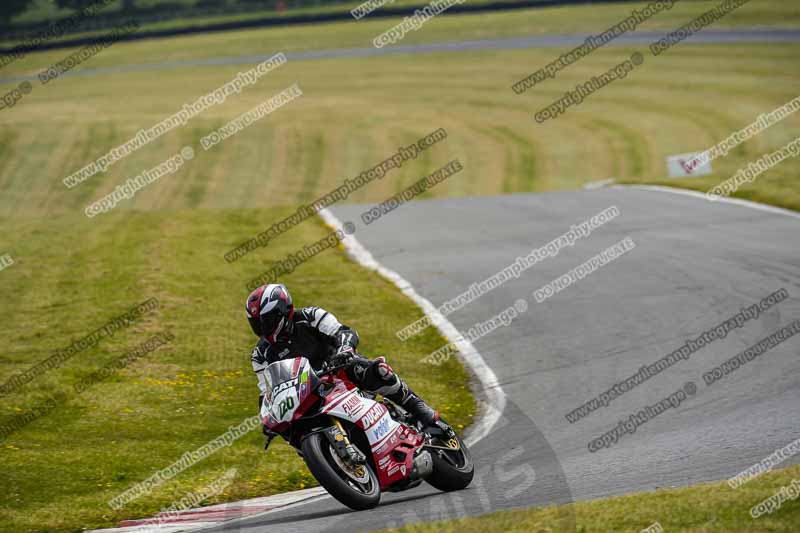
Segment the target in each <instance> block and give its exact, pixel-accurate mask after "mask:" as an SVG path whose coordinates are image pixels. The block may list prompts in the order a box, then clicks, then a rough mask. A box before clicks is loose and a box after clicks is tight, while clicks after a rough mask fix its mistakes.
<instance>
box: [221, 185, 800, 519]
mask: <svg viewBox="0 0 800 533" xmlns="http://www.w3.org/2000/svg"><path fill="white" fill-rule="evenodd" d="M456 179H457V178H456ZM611 206H616V207H617V208H618V209H619V211H620V215H619V216H618V217H617V218H615V219H613V220H611V221H610V222H608V223H606V224H605V225H603V226H601V227H600V228H598V229H596V230H594V232H593V233H592V234H591V235H590V236H588V237H586V238H583V239H581V240H579V241H577V242H576V243H575V244H574V246H572V247H567V248H564V249H562V250H561V251H560V252H559V253H558V255H556V256H555V257H550V258H546V259H544V260H542V261H540V262H538V263H536V264H535V265H534V266H532V267H531V268H529V269H528V270H526V271H525V272H523V273H522V274H521V275H520V277H519V278H517V279H511V280H510V281H508V282H506V283H505V284H503V285H501V286H499V287H497V288H495V289H494V290H492V291H491V292H489V293H487V294H484V295H483V296H481V297H480V298H479V299H478V300H476V301H475V302H473V303H471V304H469V305H467V306H466V307H464V308H463V309H460V310H458V311H456V312H454V313H452V314H450V315H449V316H448V319H449V320H450V321H451V322H452V323H453V324H455V326H456V327H457V328H459V330H461V331H462V332H463V331H466V330H468V329H469V328H470V327H472V326H473V325H474V324H476V323H478V322H484V321H486V320H488V319H489V318H491V317H492V316H494V315H496V314H498V313H500V312H501V311H502V310H503V309H506V308H508V307H509V306H511V305H513V304H514V302H515V301H517V300H519V299H521V298H524V299H525V300H526V301H527V302H528V303H529V308H528V309H527V311H526V312H524V313H521V314H519V316H518V317H517V318H516V319H514V320H513V322H511V324H510V325H509V326H507V327H500V328H499V329H496V330H494V331H493V332H491V333H489V334H488V335H486V336H484V337H482V338H480V339H478V340H477V341H474V342H473V343H474V344H475V346H476V347H477V349H478V351H479V352H480V353H481V354H482V356H483V358H484V359H485V360H486V363H487V364H488V365H489V366H490V367H491V368H492V369H493V370H494V372H495V373H496V374H497V376H498V378H499V380H500V382H501V386H502V388H503V390H504V392H505V394H506V395H507V397H508V405H507V407H506V410H505V412H504V416H503V418H502V419H501V421H500V422H499V423H498V429H497V431H496V433H494V434H493V435H490V436H489V437H487V438H486V439H484V440H483V441H481V442H480V443H478V444H476V445H475V446H474V447H473V455H474V459H475V462H476V467H477V468H476V472H477V476H476V481H475V483H473V485H472V486H471V487H470V488H469V489H467V490H465V491H461V492H459V493H455V494H443V493H439V492H437V491H435V490H433V489H431V488H429V487H428V486H426V485H423V486H421V487H418V488H417V489H414V490H412V491H408V492H403V493H399V494H386V495H384V497H383V500H382V504H381V506H380V507H378V508H377V509H374V510H372V511H368V512H351V511H350V510H348V509H346V508H344V507H343V506H341V505H340V504H338V502H336V501H334V500H333V499H332V498H330V497H322V498H320V499H319V500H316V501H313V502H311V503H304V504H300V505H298V506H295V507H292V508H287V509H284V510H281V511H275V512H272V513H269V514H266V515H262V516H260V517H258V516H256V517H252V518H250V519H247V520H244V521H241V522H236V523H229V524H228V525H227V526H225V528H222V527H220V528H216V529H212V530H210V531H270V532H275V531H290V530H291V531H345V530H347V531H360V530H371V529H380V528H385V527H396V526H399V525H402V524H404V523H408V522H415V521H430V520H436V519H444V518H454V517H456V516H464V515H473V514H482V513H485V512H487V511H490V510H497V509H504V508H512V507H528V506H537V505H545V504H552V503H563V502H567V501H571V500H579V499H591V498H599V497H603V496H609V495H616V494H624V493H629V492H638V491H648V490H653V489H656V488H660V487H672V486H682V485H688V484H693V483H699V482H704V481H712V480H722V479H726V478H728V477H731V476H733V475H735V474H737V473H738V472H740V471H742V470H743V469H745V468H747V467H749V466H751V465H752V464H754V463H756V462H758V461H760V460H761V459H763V458H764V457H766V456H768V455H769V454H771V453H772V452H774V451H775V450H776V449H777V448H781V447H783V446H785V445H787V444H789V443H790V442H792V441H794V440H795V439H797V438H798V437H800V429H798V427H797V420H798V419H799V418H800V360H798V354H800V335H799V336H797V337H791V338H789V339H788V340H786V341H785V342H783V343H782V344H780V345H778V346H776V347H774V348H772V349H771V350H769V351H767V352H766V353H765V354H763V355H761V356H760V357H757V358H755V359H753V360H752V361H750V362H748V363H747V364H745V365H743V366H741V367H739V368H738V369H737V370H736V371H735V372H732V373H730V374H729V375H727V376H726V377H725V378H724V379H721V380H719V381H717V382H715V383H713V384H711V385H706V383H705V382H704V380H703V379H702V375H703V373H704V372H707V371H709V370H711V369H712V368H713V367H715V366H717V365H720V364H722V363H723V362H724V361H726V360H727V359H729V358H731V357H733V356H735V355H737V354H738V353H739V352H741V351H743V350H744V349H745V348H748V347H749V346H751V345H753V344H755V343H757V342H758V341H760V340H761V339H763V338H765V337H767V336H769V335H771V334H772V333H774V332H776V331H777V330H779V329H780V328H782V327H784V326H786V325H788V324H790V323H791V322H792V321H794V320H796V319H798V318H800V300H799V299H798V296H800V233H799V232H798V230H800V217H798V216H796V215H795V216H794V217H792V216H788V215H785V214H782V213H779V212H776V211H768V210H758V209H753V208H748V207H745V206H741V205H732V204H728V203H720V202H716V203H712V202H709V201H706V200H705V199H703V198H698V197H692V196H689V195H683V194H671V193H669V192H663V191H655V190H645V189H639V188H632V187H624V188H623V187H620V188H610V189H599V190H593V191H582V192H556V193H547V194H536V195H529V194H519V195H511V196H498V197H488V198H487V197H484V198H464V199H447V200H423V201H416V202H411V203H407V204H401V205H400V206H399V207H398V208H397V209H395V210H394V211H392V212H390V213H387V214H385V215H383V216H382V217H381V218H379V219H378V220H375V221H373V222H372V223H371V224H369V225H365V224H364V223H363V222H362V220H361V218H360V215H361V213H363V212H364V211H366V210H367V209H368V208H370V207H372V206H355V205H351V206H340V207H337V208H335V209H333V212H334V214H335V215H336V216H337V217H338V218H339V220H341V221H342V222H347V221H352V222H354V223H355V224H356V227H357V229H356V233H355V235H356V237H357V238H358V240H359V241H360V242H361V244H363V245H364V246H365V247H366V248H367V249H368V250H369V251H370V252H371V253H372V254H373V256H374V257H375V259H377V260H378V261H379V262H381V263H382V264H383V265H384V266H386V267H387V268H389V269H392V270H394V271H395V272H397V273H399V274H400V275H401V276H403V277H404V278H405V279H407V280H408V281H410V282H411V283H412V284H413V285H414V287H415V288H416V290H417V291H418V292H419V293H420V294H421V295H422V296H424V297H425V298H427V299H429V300H430V301H431V302H433V303H434V305H437V306H438V305H441V303H443V302H445V301H447V300H449V299H451V298H453V297H455V296H456V295H458V294H459V293H461V292H462V291H465V290H467V289H468V287H469V286H470V285H471V284H472V283H476V282H479V281H482V280H484V279H485V278H487V277H488V276H491V275H493V274H495V273H497V272H499V271H500V270H502V269H503V268H504V267H506V266H507V265H509V264H511V263H513V262H514V261H515V259H516V258H517V257H518V256H525V255H527V254H529V253H530V252H531V250H532V249H534V248H539V247H541V246H543V245H545V244H547V243H548V242H550V241H551V240H552V239H554V238H555V237H557V236H559V235H561V234H563V233H565V232H567V231H568V230H569V229H570V226H571V225H577V224H579V223H580V222H582V221H584V220H585V219H588V218H590V217H591V216H593V215H595V214H597V213H599V212H600V211H603V210H605V209H607V208H608V207H611ZM628 236H629V237H631V238H632V240H633V241H634V242H635V244H636V246H635V248H633V249H632V250H630V251H629V252H627V253H626V254H624V255H622V256H620V257H618V258H617V259H616V260H614V261H612V262H610V263H608V264H606V265H605V266H603V267H601V268H599V269H598V270H596V271H595V272H593V273H591V274H589V275H588V276H587V277H585V278H583V279H582V280H580V281H577V282H576V283H574V284H572V285H571V286H569V287H567V288H566V289H565V290H563V291H561V292H558V293H556V294H555V295H554V296H552V297H551V298H549V299H548V300H545V301H544V302H542V303H537V302H536V299H535V298H534V297H533V294H532V293H533V291H535V290H536V289H539V288H540V287H542V286H543V285H544V284H546V283H549V282H550V281H552V280H554V279H556V278H558V277H560V276H562V275H563V274H565V273H567V272H568V271H569V270H571V269H572V268H574V267H576V266H578V265H580V264H581V263H583V262H585V261H586V260H588V259H589V258H591V257H592V256H594V255H595V254H597V253H599V252H601V251H603V250H605V249H606V248H607V247H609V246H611V245H613V244H615V243H617V242H618V241H620V240H622V239H624V238H625V237H628ZM779 289H786V291H788V293H789V298H788V299H785V300H783V301H781V302H779V303H777V304H776V305H774V306H772V307H770V308H769V309H768V310H767V311H765V312H764V313H763V314H761V315H760V316H759V317H758V318H755V319H751V320H748V321H747V322H746V323H744V324H743V325H742V327H740V328H737V329H734V330H733V331H731V332H730V333H729V334H728V335H727V337H725V338H723V339H719V340H715V341H713V342H712V343H710V344H706V345H705V346H704V347H702V348H699V349H698V350H697V351H696V352H695V353H693V354H692V355H691V356H690V357H689V358H688V359H687V360H681V361H678V362H677V363H676V364H674V366H671V367H670V368H667V369H666V370H663V371H662V372H660V373H659V374H658V375H655V376H653V377H651V378H650V379H648V380H646V381H644V382H643V383H641V384H640V385H639V386H637V387H635V388H634V389H632V390H629V391H628V392H627V393H625V394H624V395H622V396H621V397H619V398H617V399H616V400H614V401H612V402H611V403H610V404H609V405H608V407H604V408H600V409H598V410H596V411H594V412H593V413H591V414H589V415H588V416H586V417H584V418H583V419H581V420H578V421H577V422H575V423H569V422H568V421H567V419H566V418H565V414H566V413H567V412H569V411H571V410H572V409H574V408H576V407H578V406H580V405H581V404H583V403H584V402H586V401H588V400H589V399H591V398H592V397H594V396H596V395H599V394H600V393H601V392H603V391H605V390H607V389H608V388H610V387H611V386H613V385H614V384H615V383H616V382H618V381H620V380H622V379H624V378H626V377H628V376H631V375H633V374H635V373H636V372H637V370H639V368H640V367H641V366H642V365H645V364H653V363H654V362H655V361H656V360H657V359H660V358H662V357H664V356H666V355H667V354H669V353H671V352H673V351H674V350H676V349H678V348H679V347H680V346H681V345H682V344H683V343H684V342H685V341H686V340H687V339H695V338H696V337H698V336H699V335H701V334H702V333H703V332H704V331H706V330H709V329H711V328H713V327H714V326H716V325H718V324H720V323H722V322H724V321H726V320H727V319H729V318H731V317H733V316H734V315H736V314H737V313H738V312H739V311H740V309H741V308H742V307H745V306H750V305H752V304H755V303H757V302H759V301H760V300H761V299H762V298H765V297H766V296H767V295H769V294H771V293H773V292H775V291H777V290H779ZM413 318H417V317H413ZM363 348H364V350H365V352H367V353H368V349H369V338H368V336H366V335H365V338H364V341H363ZM421 364H424V363H421ZM688 382H693V383H694V384H695V385H696V393H695V394H694V395H693V396H686V399H685V401H682V402H681V403H680V405H678V406H677V407H676V408H672V409H668V410H666V411H664V412H663V413H661V414H660V415H658V416H657V417H655V418H652V419H650V420H649V421H647V422H646V423H644V424H643V425H641V426H639V427H638V428H637V429H636V431H635V432H634V433H633V434H625V435H622V436H621V437H620V438H619V440H618V442H616V443H615V444H613V445H612V446H611V447H608V448H604V449H600V450H598V451H596V452H594V453H592V452H590V451H589V449H588V443H589V442H590V441H591V440H592V439H594V438H596V437H599V436H600V435H602V434H604V433H606V432H607V431H609V430H611V429H612V428H613V427H615V426H617V424H618V422H619V421H620V420H622V419H623V418H625V419H627V417H628V416H629V415H630V414H632V413H634V412H638V411H639V410H640V409H643V408H644V407H645V406H647V405H653V404H655V403H656V402H658V401H660V400H662V399H664V398H666V397H668V396H669V395H670V394H672V393H673V392H676V391H677V390H678V389H681V388H682V387H683V386H684V384H686V383H688ZM798 460H800V457H795V458H794V459H793V460H790V461H789V462H788V463H786V464H790V463H792V462H798ZM786 464H785V465H786ZM785 465H784V466H785ZM655 518H657V517H655V516H654V520H655ZM553 528H554V530H559V531H561V530H569V529H574V526H573V522H572V517H571V516H568V514H567V513H564V515H563V516H562V517H561V522H560V523H559V524H553Z"/></svg>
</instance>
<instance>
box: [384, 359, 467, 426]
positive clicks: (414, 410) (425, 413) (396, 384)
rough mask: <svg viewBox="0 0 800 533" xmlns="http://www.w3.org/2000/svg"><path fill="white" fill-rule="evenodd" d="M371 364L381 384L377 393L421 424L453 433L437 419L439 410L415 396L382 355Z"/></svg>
mask: <svg viewBox="0 0 800 533" xmlns="http://www.w3.org/2000/svg"><path fill="white" fill-rule="evenodd" d="M371 364H373V365H376V366H375V369H376V371H377V377H378V380H379V381H380V382H381V383H382V385H383V386H382V387H380V388H379V389H378V390H377V392H378V393H380V394H381V395H383V397H384V398H388V399H389V400H391V401H392V402H394V403H395V404H397V405H399V406H400V407H402V408H403V409H405V410H406V411H408V412H409V413H411V415H412V416H413V417H414V418H416V419H417V420H419V421H420V422H421V423H422V425H423V426H425V427H438V428H439V429H441V430H442V431H444V432H446V433H447V434H448V435H451V436H454V435H455V433H454V432H453V430H452V428H450V426H448V425H447V424H446V423H445V422H443V421H442V420H439V412H438V411H436V410H435V409H433V408H432V407H431V406H430V405H428V404H427V403H425V401H424V400H423V399H422V398H420V397H419V396H417V394H415V393H414V391H412V390H411V389H410V388H409V386H408V384H407V383H406V382H405V381H403V380H402V379H400V376H398V375H397V374H395V373H394V371H393V370H392V367H390V366H389V365H388V364H386V360H385V359H384V358H383V357H378V358H377V359H375V360H374V361H372V363H371Z"/></svg>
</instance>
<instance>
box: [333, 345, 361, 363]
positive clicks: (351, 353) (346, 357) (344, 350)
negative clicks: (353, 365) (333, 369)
mask: <svg viewBox="0 0 800 533" xmlns="http://www.w3.org/2000/svg"><path fill="white" fill-rule="evenodd" d="M355 357H356V351H355V350H354V349H353V347H352V346H342V347H341V348H339V350H338V351H337V352H336V354H335V355H334V356H333V357H331V366H344V365H346V364H348V363H349V362H350V361H352V360H353V359H355Z"/></svg>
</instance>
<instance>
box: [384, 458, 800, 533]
mask: <svg viewBox="0 0 800 533" xmlns="http://www.w3.org/2000/svg"><path fill="white" fill-rule="evenodd" d="M797 479H800V466H792V467H789V468H785V469H783V470H778V471H774V472H770V473H768V474H764V475H762V476H761V477H759V478H756V479H755V480H752V481H750V482H748V483H746V484H745V485H743V486H741V487H739V488H738V489H735V490H734V489H731V488H730V487H729V486H728V484H727V483H724V482H720V483H708V484H703V485H697V486H694V487H686V488H680V489H665V490H659V491H655V492H649V493H643V494H632V495H629V496H619V497H615V498H606V499H602V500H593V501H586V502H578V503H575V504H573V507H574V511H575V529H574V530H572V529H571V530H570V531H577V532H578V533H595V532H597V533H617V532H625V533H639V532H640V531H642V530H644V529H645V528H648V527H651V526H653V525H654V524H655V523H656V522H657V523H658V524H659V525H660V526H661V528H662V531H665V532H666V531H683V532H686V533H729V532H741V533H750V532H754V533H762V532H763V533H767V532H770V533H775V532H786V533H792V532H795V531H797V524H800V505H798V502H797V501H791V500H789V501H785V502H783V504H782V505H781V506H780V508H779V509H776V510H775V511H773V512H772V513H770V514H765V515H762V516H759V517H758V518H753V517H751V516H750V514H749V513H750V508H751V507H753V506H755V505H757V504H759V503H761V502H763V501H764V500H766V499H767V498H769V497H771V496H772V495H774V494H775V493H776V492H778V491H779V490H780V489H781V487H784V486H790V485H791V484H792V481H793V480H797ZM564 513H565V511H564V508H563V507H543V508H539V509H529V510H519V511H503V512H498V513H490V514H487V515H483V516H480V517H478V518H467V519H462V520H452V521H448V522H431V523H428V524H415V525H409V526H405V527H401V528H398V529H391V530H385V531H386V533H389V532H391V533H433V532H435V533H481V532H484V531H507V532H510V533H534V532H535V533H545V532H553V533H559V531H560V530H559V529H557V528H556V529H554V528H553V525H554V524H560V523H563V522H562V521H563V517H564V516H565V514H564ZM651 531H658V529H652V530H651Z"/></svg>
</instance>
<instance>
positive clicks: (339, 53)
mask: <svg viewBox="0 0 800 533" xmlns="http://www.w3.org/2000/svg"><path fill="white" fill-rule="evenodd" d="M667 33H669V32H668V31H660V32H658V31H654V32H645V31H640V32H636V33H634V34H626V35H621V36H619V37H617V38H616V39H614V40H613V41H612V42H610V43H608V44H607V45H606V46H631V45H649V44H650V43H652V42H653V41H657V40H658V39H661V38H662V37H664V36H665V35H666V34H667ZM589 36H590V35H589V34H573V35H540V36H537V37H515V38H509V39H485V40H479V41H455V42H445V43H431V44H410V45H393V46H388V47H384V48H374V47H372V46H370V47H368V48H339V49H334V50H307V51H302V52H289V53H287V54H286V58H287V59H288V60H290V61H303V60H313V59H336V58H350V57H373V56H385V55H397V54H422V53H432V52H471V51H478V50H517V49H526V48H562V47H564V48H565V47H568V46H573V47H574V46H578V45H580V44H583V42H584V41H585V40H586V39H587V37H589ZM798 41H800V30H795V29H772V28H770V29H759V28H743V29H735V30H732V29H723V30H714V29H706V30H703V32H702V33H696V34H694V35H692V36H690V37H689V38H687V39H686V41H685V42H686V43H687V44H689V43H691V44H726V43H748V42H752V43H793V42H798ZM276 52H278V50H276ZM270 57H272V54H269V55H255V56H251V55H247V56H234V57H230V56H228V57H210V58H204V59H194V60H182V61H164V62H161V63H145V64H140V65H118V66H114V67H100V68H84V69H81V70H78V71H74V72H68V73H66V74H63V75H62V77H65V78H69V77H73V76H99V75H103V74H118V73H127V72H156V71H160V70H174V69H176V68H186V67H210V66H219V65H253V64H254V63H258V62H261V61H266V60H267V59H269V58H270ZM37 79H38V78H37V77H36V74H30V75H25V76H9V77H0V83H17V82H20V81H36V80H37Z"/></svg>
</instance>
